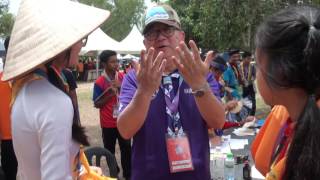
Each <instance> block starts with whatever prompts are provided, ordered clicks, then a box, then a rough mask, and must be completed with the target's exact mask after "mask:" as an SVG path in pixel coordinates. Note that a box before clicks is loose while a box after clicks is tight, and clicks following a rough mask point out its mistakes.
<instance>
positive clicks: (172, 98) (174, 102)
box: [161, 73, 183, 136]
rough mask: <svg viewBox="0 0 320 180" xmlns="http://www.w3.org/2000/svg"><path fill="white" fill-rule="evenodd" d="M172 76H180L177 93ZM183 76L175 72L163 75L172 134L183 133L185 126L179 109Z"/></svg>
mask: <svg viewBox="0 0 320 180" xmlns="http://www.w3.org/2000/svg"><path fill="white" fill-rule="evenodd" d="M172 78H179V86H178V89H177V92H176V94H175V93H174V90H173V84H172ZM182 81H183V79H182V77H181V76H180V75H179V74H178V73H173V74H170V75H168V76H163V79H162V84H161V88H162V89H163V92H164V95H165V102H166V114H167V119H168V128H167V132H168V134H169V135H171V136H175V135H182V134H183V128H182V124H181V121H180V114H179V111H178V106H179V96H180V86H181V84H182Z"/></svg>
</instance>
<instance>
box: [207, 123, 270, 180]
mask: <svg viewBox="0 0 320 180" xmlns="http://www.w3.org/2000/svg"><path fill="white" fill-rule="evenodd" d="M258 127H260V126H257V124H256V122H255V123H247V124H245V125H244V126H243V127H241V128H230V129H226V130H223V133H222V131H221V130H220V131H221V132H216V133H215V134H218V135H221V136H214V137H210V172H211V179H212V180H242V179H244V180H251V179H252V180H261V179H264V177H263V176H262V175H261V174H260V173H259V172H258V171H257V170H256V169H255V167H254V162H253V160H252V157H251V153H250V147H251V143H252V141H253V140H254V138H255V135H256V133H257V132H258V131H259V128H258Z"/></svg>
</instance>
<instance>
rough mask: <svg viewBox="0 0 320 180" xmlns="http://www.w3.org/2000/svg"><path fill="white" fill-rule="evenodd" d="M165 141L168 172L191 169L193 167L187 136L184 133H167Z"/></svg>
mask: <svg viewBox="0 0 320 180" xmlns="http://www.w3.org/2000/svg"><path fill="white" fill-rule="evenodd" d="M166 143H167V152H168V159H169V167H170V172H171V173H176V172H183V171H192V170H193V169H194V168H193V163H192V156H191V151H190V144H189V139H188V136H187V135H186V134H184V135H180V136H170V135H168V134H167V135H166Z"/></svg>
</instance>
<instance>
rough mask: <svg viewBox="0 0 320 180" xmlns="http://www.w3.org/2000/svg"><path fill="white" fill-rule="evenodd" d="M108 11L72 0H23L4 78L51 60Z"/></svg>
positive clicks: (104, 18)
mask: <svg viewBox="0 0 320 180" xmlns="http://www.w3.org/2000/svg"><path fill="white" fill-rule="evenodd" d="M109 15H110V12H109V11H106V10H102V9H98V8H94V7H91V6H87V5H84V4H80V3H77V2H72V1H69V0H22V2H21V4H20V8H19V11H18V14H17V17H16V21H15V23H14V26H13V30H12V34H11V39H10V43H9V48H8V53H7V57H6V64H5V67H4V71H3V77H2V80H11V79H13V78H15V77H18V76H20V75H22V74H24V73H27V72H30V71H32V70H33V69H34V68H35V67H37V66H39V65H41V64H44V63H46V62H48V61H49V60H50V59H51V58H53V57H55V56H56V55H58V54H59V53H61V52H63V51H64V50H66V49H68V48H70V47H71V46H72V45H73V44H75V43H76V42H78V41H80V40H81V39H83V38H84V37H86V36H87V35H88V34H89V33H91V32H92V31H93V30H95V29H96V28H97V27H98V26H100V25H101V24H102V23H103V22H104V21H105V20H106V19H107V18H108V17H109Z"/></svg>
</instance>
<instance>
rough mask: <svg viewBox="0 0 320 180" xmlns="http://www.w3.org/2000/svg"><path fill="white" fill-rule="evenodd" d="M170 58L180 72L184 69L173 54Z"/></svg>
mask: <svg viewBox="0 0 320 180" xmlns="http://www.w3.org/2000/svg"><path fill="white" fill-rule="evenodd" d="M171 59H172V60H173V63H174V64H175V65H176V67H177V68H178V70H179V71H180V72H181V73H182V72H184V71H185V67H184V65H183V64H181V63H180V62H179V61H178V59H177V58H176V57H175V56H172V58H171Z"/></svg>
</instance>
